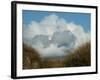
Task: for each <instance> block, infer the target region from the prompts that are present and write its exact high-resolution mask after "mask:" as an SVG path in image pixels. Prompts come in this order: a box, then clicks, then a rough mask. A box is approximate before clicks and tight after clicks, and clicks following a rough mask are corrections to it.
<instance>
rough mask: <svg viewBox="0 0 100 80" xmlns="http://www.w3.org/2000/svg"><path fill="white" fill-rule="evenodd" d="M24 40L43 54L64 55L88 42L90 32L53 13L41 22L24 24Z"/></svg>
mask: <svg viewBox="0 0 100 80" xmlns="http://www.w3.org/2000/svg"><path fill="white" fill-rule="evenodd" d="M23 40H24V43H26V44H29V45H31V46H32V47H34V48H35V49H37V50H38V51H39V53H40V55H41V56H46V57H47V56H62V55H65V54H66V52H69V51H72V49H74V48H77V47H78V46H80V45H82V44H84V43H86V42H88V41H89V40H90V32H85V30H84V29H83V27H82V26H81V25H76V24H75V23H72V22H71V23H68V22H66V20H64V19H63V18H60V17H59V16H57V15H55V14H51V15H49V16H46V17H44V18H43V19H42V21H40V22H36V21H32V22H31V23H30V24H29V25H28V26H24V27H23ZM65 51H66V52H65Z"/></svg>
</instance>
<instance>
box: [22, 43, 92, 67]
mask: <svg viewBox="0 0 100 80" xmlns="http://www.w3.org/2000/svg"><path fill="white" fill-rule="evenodd" d="M90 49H91V45H90V43H86V44H84V45H82V46H80V47H79V48H77V49H75V51H73V52H72V53H69V55H66V56H65V58H63V59H59V60H58V59H43V58H41V56H40V55H39V53H38V51H36V50H35V49H34V48H31V47H30V46H28V45H26V44H23V69H37V68H58V67H78V66H90V65H91V52H90V51H91V50H90Z"/></svg>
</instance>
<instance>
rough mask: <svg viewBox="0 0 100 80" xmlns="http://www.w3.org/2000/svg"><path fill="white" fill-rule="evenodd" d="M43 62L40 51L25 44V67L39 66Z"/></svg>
mask: <svg viewBox="0 0 100 80" xmlns="http://www.w3.org/2000/svg"><path fill="white" fill-rule="evenodd" d="M40 63H41V58H40V55H39V54H38V52H37V51H36V50H35V49H33V48H31V47H30V46H27V45H26V44H23V69H32V68H39V67H40Z"/></svg>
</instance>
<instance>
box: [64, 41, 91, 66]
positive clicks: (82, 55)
mask: <svg viewBox="0 0 100 80" xmlns="http://www.w3.org/2000/svg"><path fill="white" fill-rule="evenodd" d="M90 47H91V45H90V43H86V44H84V45H82V46H80V47H79V48H77V49H76V50H75V51H74V52H73V53H70V54H69V55H67V56H66V58H65V61H64V64H65V66H66V67H75V66H90V65H91V55H90V54H91V52H90V51H91V50H90V49H91V48H90Z"/></svg>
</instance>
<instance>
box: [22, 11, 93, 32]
mask: <svg viewBox="0 0 100 80" xmlns="http://www.w3.org/2000/svg"><path fill="white" fill-rule="evenodd" d="M51 14H56V15H57V16H59V17H60V18H63V19H65V20H66V22H74V23H75V24H78V25H81V26H82V27H83V28H84V29H85V31H90V26H91V25H90V24H91V21H90V20H91V15H90V14H89V13H73V12H48V11H33V10H23V12H22V17H23V24H25V25H28V24H30V23H31V21H37V22H40V21H41V20H42V19H43V18H44V17H45V16H49V15H51Z"/></svg>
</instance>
